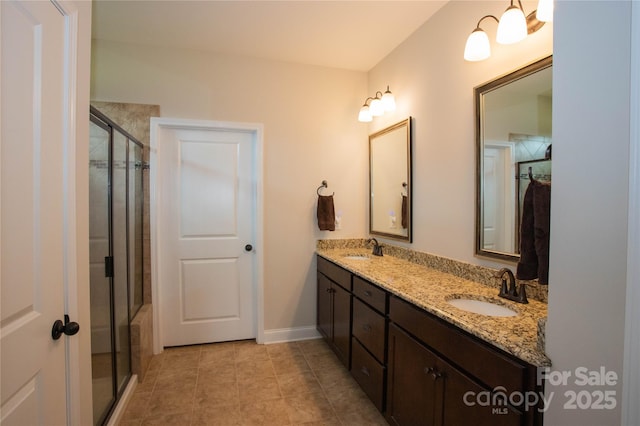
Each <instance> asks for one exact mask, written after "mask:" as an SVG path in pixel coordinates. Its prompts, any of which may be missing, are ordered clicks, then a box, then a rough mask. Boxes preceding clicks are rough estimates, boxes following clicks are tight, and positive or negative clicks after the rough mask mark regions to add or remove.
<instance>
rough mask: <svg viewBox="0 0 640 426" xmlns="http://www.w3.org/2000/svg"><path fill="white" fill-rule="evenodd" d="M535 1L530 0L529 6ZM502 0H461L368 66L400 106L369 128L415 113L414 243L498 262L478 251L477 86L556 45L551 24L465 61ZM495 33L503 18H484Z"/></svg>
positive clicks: (373, 81)
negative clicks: (469, 45) (479, 27)
mask: <svg viewBox="0 0 640 426" xmlns="http://www.w3.org/2000/svg"><path fill="white" fill-rule="evenodd" d="M535 5H536V3H535V2H533V3H531V2H524V7H525V10H527V11H531V10H533V9H535ZM504 8H505V5H504V4H503V3H502V2H480V1H469V2H464V1H455V2H451V3H449V4H447V5H446V6H444V7H443V8H442V9H440V11H438V13H436V14H435V15H434V16H433V17H432V18H431V19H430V20H429V21H428V22H427V23H426V24H425V25H423V26H422V27H421V28H419V29H418V30H417V31H416V32H415V33H414V34H413V35H412V36H411V37H409V39H407V40H406V41H405V42H404V43H403V44H402V45H400V46H399V47H398V48H397V49H395V50H394V51H393V52H392V53H391V54H390V55H389V56H388V57H387V58H385V59H384V60H383V61H381V62H380V63H379V64H378V65H377V66H376V67H375V68H373V69H372V70H371V71H370V73H369V91H370V92H371V93H373V92H374V91H375V90H381V89H382V88H383V87H386V86H387V85H390V88H391V90H392V91H393V92H394V94H395V96H396V103H397V105H398V108H397V110H396V111H395V113H393V114H385V115H384V116H383V117H380V118H377V119H375V120H374V121H373V122H372V123H371V124H370V126H369V127H370V128H369V130H370V131H371V132H373V131H375V130H378V129H380V128H382V127H385V126H387V125H389V124H391V123H394V122H396V121H399V120H401V119H403V118H405V117H407V116H409V115H411V116H412V117H414V123H413V124H414V145H413V178H414V179H413V181H414V187H413V197H414V200H413V202H414V204H413V225H414V227H413V241H414V243H413V248H415V249H417V250H420V251H426V252H429V253H434V254H438V255H440V256H446V257H450V258H453V259H457V260H461V261H465V262H469V263H474V264H480V265H485V266H496V265H498V264H497V263H495V262H492V261H488V260H485V259H481V258H477V257H475V256H474V247H475V185H476V182H475V173H476V148H475V133H474V132H475V130H474V129H475V127H474V126H475V122H474V117H475V115H474V114H475V112H474V98H473V88H474V87H476V86H479V85H482V84H483V83H486V82H487V81H489V80H492V79H494V78H495V77H498V76H501V75H504V74H506V73H508V72H510V71H513V70H515V69H517V68H519V67H521V66H522V65H525V64H528V63H531V62H533V61H535V60H537V59H540V58H543V57H545V56H548V55H550V54H551V53H552V43H553V40H552V37H553V27H552V26H551V25H545V26H544V27H543V28H542V29H541V30H539V31H538V32H536V33H535V34H533V35H531V36H529V37H528V38H527V39H525V40H524V41H522V42H520V43H518V44H516V45H511V46H502V45H498V44H497V43H495V42H492V43H491V48H492V56H491V58H490V59H488V60H486V61H482V62H477V63H472V62H466V61H465V60H464V59H463V57H462V55H463V52H464V45H465V42H466V39H467V37H468V35H469V34H470V33H471V31H473V29H474V28H475V26H476V24H477V22H478V19H480V18H481V17H482V16H484V15H487V14H494V15H497V16H500V14H501V13H502V12H503V11H504ZM483 28H484V29H485V30H486V31H487V33H488V35H489V37H490V39H491V40H495V31H496V28H497V24H496V23H495V22H493V21H491V20H485V21H483Z"/></svg>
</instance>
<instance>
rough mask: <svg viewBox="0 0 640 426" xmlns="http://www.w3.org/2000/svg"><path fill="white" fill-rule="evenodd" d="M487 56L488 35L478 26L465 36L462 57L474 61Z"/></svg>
mask: <svg viewBox="0 0 640 426" xmlns="http://www.w3.org/2000/svg"><path fill="white" fill-rule="evenodd" d="M489 56H491V45H490V44H489V36H487V33H485V32H484V31H482V29H481V28H480V27H478V28H476V29H475V30H473V32H472V33H471V34H469V38H467V44H466V45H465V46H464V59H465V60H467V61H472V62H475V61H482V60H485V59H487V58H488V57H489Z"/></svg>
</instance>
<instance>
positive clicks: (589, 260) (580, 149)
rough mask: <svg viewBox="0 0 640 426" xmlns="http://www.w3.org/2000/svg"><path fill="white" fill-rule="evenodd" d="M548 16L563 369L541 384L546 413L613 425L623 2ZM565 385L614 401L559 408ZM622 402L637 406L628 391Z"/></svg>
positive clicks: (625, 92) (627, 26) (559, 362)
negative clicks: (558, 380)
mask: <svg viewBox="0 0 640 426" xmlns="http://www.w3.org/2000/svg"><path fill="white" fill-rule="evenodd" d="M636 4H637V3H635V2H634V5H633V7H635V6H636ZM556 17H557V19H556V22H557V25H558V30H557V31H556V39H555V41H554V49H555V51H556V53H557V55H556V61H555V71H554V72H555V74H554V111H553V120H554V130H553V133H554V137H555V138H557V139H559V140H563V141H565V143H563V144H557V147H556V146H554V149H553V154H554V157H553V158H554V160H553V180H554V184H553V185H554V189H553V191H552V192H551V206H552V207H551V246H550V249H551V263H550V268H549V281H550V288H549V320H548V323H547V351H548V353H549V356H550V357H551V360H552V361H553V368H554V370H558V371H568V372H570V373H571V374H572V376H571V377H570V378H569V380H568V381H567V384H568V387H563V386H558V387H548V389H547V393H550V392H554V395H555V396H554V397H555V398H556V401H557V402H558V403H556V404H553V405H552V406H551V410H550V412H549V413H548V415H547V419H549V424H563V425H564V424H567V425H568V424H572V425H604V424H606V425H616V424H622V423H621V408H622V381H623V380H624V378H623V371H622V366H623V358H624V327H625V299H626V291H627V288H626V287H627V235H628V229H627V228H628V226H627V225H628V220H627V218H628V201H629V147H630V137H629V129H630V117H629V99H630V91H631V90H630V78H631V77H630V70H629V69H630V57H629V52H630V49H631V47H630V40H631V37H630V32H631V2H627V1H582V2H573V1H566V2H562V3H561V5H560V7H558V8H557V9H556ZM595 20H597V21H598V22H600V23H601V25H597V26H595V27H594V28H593V29H592V30H591V31H588V32H587V33H584V34H583V32H582V31H581V30H580V29H579V28H580V27H581V26H580V24H579V22H590V21H591V22H595ZM586 46H588V49H587V48H585V47H586ZM612 46H615V48H612ZM636 78H637V76H636ZM636 120H637V117H636ZM636 123H637V121H636ZM634 143H636V145H637V144H638V141H637V140H635V141H634ZM556 148H557V149H556ZM629 260H630V261H632V262H634V263H637V261H638V259H632V258H629ZM629 284H631V282H629ZM635 285H636V291H637V286H638V283H635ZM636 312H637V311H636ZM633 321H635V323H636V324H638V318H635V319H634V320H632V322H633ZM635 338H636V342H637V339H638V336H637V335H636V336H635ZM628 361H629V362H630V363H633V364H635V365H637V364H638V359H637V358H635V359H629V360H628ZM578 367H585V368H587V369H588V370H589V371H599V369H600V367H604V368H605V369H606V370H607V371H613V372H615V373H616V374H617V376H618V380H617V381H616V382H617V384H616V386H599V387H596V386H577V385H576V383H575V379H576V375H575V373H576V371H575V370H576V368H578ZM636 377H637V376H636ZM636 385H637V382H636ZM567 390H569V391H574V392H584V391H587V392H589V393H591V392H593V391H596V390H600V391H607V390H608V391H613V392H615V395H614V397H615V400H616V407H615V409H604V410H566V409H563V405H562V403H563V402H565V401H566V397H565V395H564V393H565V392H566V391H567ZM629 402H630V403H631V405H632V406H633V407H635V409H636V413H637V404H638V401H637V399H636V400H632V401H629ZM631 410H633V408H631V407H630V411H631Z"/></svg>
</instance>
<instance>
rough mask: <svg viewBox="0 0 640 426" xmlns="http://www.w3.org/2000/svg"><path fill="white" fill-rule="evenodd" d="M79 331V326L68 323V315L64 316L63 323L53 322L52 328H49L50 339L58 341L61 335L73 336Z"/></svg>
mask: <svg viewBox="0 0 640 426" xmlns="http://www.w3.org/2000/svg"><path fill="white" fill-rule="evenodd" d="M78 331H80V325H79V324H78V323H77V322H74V321H69V315H65V316H64V323H63V322H62V321H60V320H55V322H54V323H53V327H52V328H51V337H52V338H53V340H58V339H59V338H60V336H62V334H63V333H64V334H66V335H67V336H73V335H74V334H77V333H78Z"/></svg>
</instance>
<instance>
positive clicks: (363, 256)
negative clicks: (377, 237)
mask: <svg viewBox="0 0 640 426" xmlns="http://www.w3.org/2000/svg"><path fill="white" fill-rule="evenodd" d="M343 257H344V258H345V259H349V260H369V256H365V255H357V254H354V255H351V256H343Z"/></svg>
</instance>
